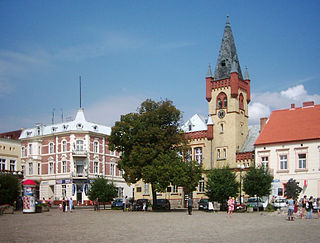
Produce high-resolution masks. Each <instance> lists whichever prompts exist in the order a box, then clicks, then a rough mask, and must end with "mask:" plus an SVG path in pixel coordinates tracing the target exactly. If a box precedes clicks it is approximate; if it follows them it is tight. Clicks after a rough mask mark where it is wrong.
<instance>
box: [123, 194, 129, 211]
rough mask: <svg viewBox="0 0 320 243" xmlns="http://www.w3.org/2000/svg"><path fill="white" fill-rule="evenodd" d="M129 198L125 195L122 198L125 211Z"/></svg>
mask: <svg viewBox="0 0 320 243" xmlns="http://www.w3.org/2000/svg"><path fill="white" fill-rule="evenodd" d="M127 198H128V196H125V197H124V198H123V199H122V207H123V212H125V211H126V210H127Z"/></svg>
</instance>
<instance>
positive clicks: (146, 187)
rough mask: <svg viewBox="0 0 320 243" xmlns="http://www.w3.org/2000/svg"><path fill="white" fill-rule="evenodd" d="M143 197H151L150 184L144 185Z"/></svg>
mask: <svg viewBox="0 0 320 243" xmlns="http://www.w3.org/2000/svg"><path fill="white" fill-rule="evenodd" d="M143 195H150V190H149V183H144V185H143Z"/></svg>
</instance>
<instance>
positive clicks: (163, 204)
mask: <svg viewBox="0 0 320 243" xmlns="http://www.w3.org/2000/svg"><path fill="white" fill-rule="evenodd" d="M155 209H156V210H170V202H169V200H168V199H157V206H156V207H155Z"/></svg>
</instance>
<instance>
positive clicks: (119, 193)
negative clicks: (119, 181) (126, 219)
mask: <svg viewBox="0 0 320 243" xmlns="http://www.w3.org/2000/svg"><path fill="white" fill-rule="evenodd" d="M117 189H118V197H119V198H122V197H123V187H118V188H117Z"/></svg>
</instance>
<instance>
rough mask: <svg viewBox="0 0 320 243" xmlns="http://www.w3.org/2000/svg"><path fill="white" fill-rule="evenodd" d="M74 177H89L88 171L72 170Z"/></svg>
mask: <svg viewBox="0 0 320 243" xmlns="http://www.w3.org/2000/svg"><path fill="white" fill-rule="evenodd" d="M72 177H88V172H81V173H77V172H72Z"/></svg>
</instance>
